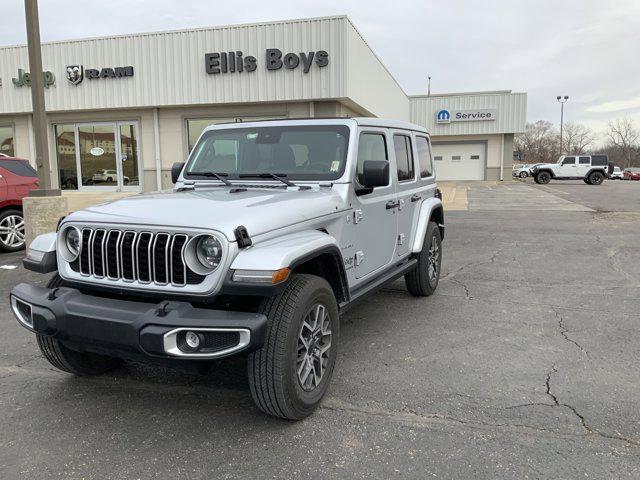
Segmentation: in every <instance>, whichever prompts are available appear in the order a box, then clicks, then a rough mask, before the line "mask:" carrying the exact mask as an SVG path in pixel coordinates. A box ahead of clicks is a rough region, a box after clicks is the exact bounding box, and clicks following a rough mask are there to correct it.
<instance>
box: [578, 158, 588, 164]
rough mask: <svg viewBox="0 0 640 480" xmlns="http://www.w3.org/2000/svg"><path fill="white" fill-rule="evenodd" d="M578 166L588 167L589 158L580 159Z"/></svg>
mask: <svg viewBox="0 0 640 480" xmlns="http://www.w3.org/2000/svg"><path fill="white" fill-rule="evenodd" d="M578 163H580V165H589V164H590V163H591V157H580V160H579V162H578Z"/></svg>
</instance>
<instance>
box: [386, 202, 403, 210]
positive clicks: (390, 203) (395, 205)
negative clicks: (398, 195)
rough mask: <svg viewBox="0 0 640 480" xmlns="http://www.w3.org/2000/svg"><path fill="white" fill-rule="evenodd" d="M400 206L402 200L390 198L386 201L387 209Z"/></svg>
mask: <svg viewBox="0 0 640 480" xmlns="http://www.w3.org/2000/svg"><path fill="white" fill-rule="evenodd" d="M399 206H400V202H399V201H397V200H389V201H388V202H387V203H386V205H385V208H386V209H387V210H391V209H392V208H396V207H399Z"/></svg>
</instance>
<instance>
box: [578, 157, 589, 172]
mask: <svg viewBox="0 0 640 480" xmlns="http://www.w3.org/2000/svg"><path fill="white" fill-rule="evenodd" d="M590 169H591V157H590V156H588V155H583V156H580V157H578V168H576V176H577V177H584V176H585V175H586V174H587V173H588V172H589V170H590Z"/></svg>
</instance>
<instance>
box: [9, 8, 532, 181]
mask: <svg viewBox="0 0 640 480" xmlns="http://www.w3.org/2000/svg"><path fill="white" fill-rule="evenodd" d="M426 55H427V56H428V54H426ZM42 58H43V70H44V72H42V73H41V74H42V75H43V77H44V81H45V86H46V88H45V102H46V108H47V112H48V116H47V118H48V119H47V121H48V136H49V138H48V145H49V149H50V158H51V167H52V173H53V175H52V177H53V178H54V181H55V182H57V183H58V185H54V186H59V187H60V188H62V189H63V190H65V191H68V192H69V193H71V191H81V192H82V191H93V192H113V191H132V192H136V191H154V190H157V189H161V188H167V187H169V186H170V184H171V178H170V177H171V176H170V168H171V165H172V164H173V163H174V162H177V161H183V160H184V159H185V158H186V157H187V155H188V153H189V151H190V150H191V148H192V147H193V145H194V142H195V141H196V140H197V138H198V136H199V135H200V133H201V132H202V130H203V128H205V127H206V126H207V125H211V124H216V123H223V122H234V121H237V122H241V121H250V120H256V119H276V118H307V117H351V116H375V117H383V118H389V119H397V120H405V121H410V122H413V123H417V124H419V125H423V126H425V127H426V128H427V129H428V130H429V132H430V133H431V136H432V145H433V155H434V160H435V165H436V174H437V176H438V179H439V180H493V179H500V178H501V177H502V176H504V177H505V178H509V176H510V174H511V173H510V172H511V165H512V152H513V137H514V134H516V133H519V132H522V131H524V127H525V118H526V108H527V95H526V93H513V92H511V91H509V90H500V91H490V92H469V93H452V94H437V95H436V94H433V95H416V96H409V95H407V94H406V93H405V92H404V91H403V90H402V88H401V87H400V86H399V84H398V83H397V81H396V80H395V79H394V77H393V76H392V75H391V74H390V73H389V71H388V70H387V68H386V67H385V65H384V64H383V63H382V60H381V59H380V58H378V57H377V56H376V54H375V53H374V52H373V51H372V50H371V48H370V47H369V46H368V44H367V42H366V40H365V39H364V38H363V37H362V35H361V34H360V33H359V32H358V30H357V29H356V28H355V26H354V25H353V24H352V23H351V21H350V20H349V18H347V17H345V16H338V17H323V18H311V19H302V20H290V21H279V22H269V23H258V24H249V25H233V26H224V27H214V28H201V29H192V30H184V31H171V32H159V33H144V34H136V35H124V36H117V37H107V38H90V39H84V40H70V41H59V42H51V43H46V44H43V46H42ZM424 60H425V61H427V60H428V58H425V59H424ZM28 64H29V62H28V57H27V48H26V46H24V45H20V46H9V47H0V153H5V154H8V155H15V156H18V157H23V158H28V159H33V158H34V156H35V155H34V139H33V121H32V115H31V113H30V112H31V94H30V73H29V72H28V69H29V68H28ZM416 75H421V76H422V75H425V72H423V71H416Z"/></svg>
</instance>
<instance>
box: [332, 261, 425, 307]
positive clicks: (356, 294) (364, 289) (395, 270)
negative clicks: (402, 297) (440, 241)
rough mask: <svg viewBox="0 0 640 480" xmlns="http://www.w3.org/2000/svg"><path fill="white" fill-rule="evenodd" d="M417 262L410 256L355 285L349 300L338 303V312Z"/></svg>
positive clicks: (406, 270) (401, 273) (414, 265)
mask: <svg viewBox="0 0 640 480" xmlns="http://www.w3.org/2000/svg"><path fill="white" fill-rule="evenodd" d="M417 264H418V259H417V258H410V259H408V260H406V261H404V262H401V263H399V264H398V265H394V266H393V267H391V268H390V269H388V270H387V271H386V272H385V273H383V274H382V275H380V276H378V277H376V278H374V279H372V280H371V281H370V282H367V283H365V284H364V285H360V286H358V287H356V288H355V289H354V290H353V291H352V292H351V295H350V297H351V298H350V300H349V301H348V302H345V303H342V304H340V313H343V312H346V311H347V310H348V309H349V308H351V307H352V306H353V304H354V303H355V302H357V301H359V300H361V299H362V298H364V297H365V296H367V295H369V294H370V293H373V292H375V291H377V290H379V289H380V288H382V287H384V286H385V285H387V284H388V283H391V282H393V281H394V280H397V279H398V278H400V277H401V276H403V275H404V274H405V273H407V272H409V271H410V270H412V269H413V268H415V267H416V265H417Z"/></svg>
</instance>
